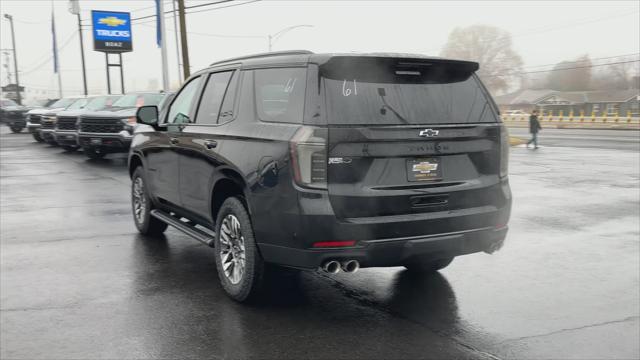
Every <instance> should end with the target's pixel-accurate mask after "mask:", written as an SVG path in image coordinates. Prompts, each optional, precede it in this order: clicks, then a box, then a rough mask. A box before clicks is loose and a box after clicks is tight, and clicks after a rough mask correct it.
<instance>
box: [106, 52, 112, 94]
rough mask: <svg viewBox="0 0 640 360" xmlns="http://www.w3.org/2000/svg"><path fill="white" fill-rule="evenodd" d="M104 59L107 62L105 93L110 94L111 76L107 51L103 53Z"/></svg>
mask: <svg viewBox="0 0 640 360" xmlns="http://www.w3.org/2000/svg"><path fill="white" fill-rule="evenodd" d="M104 59H105V61H106V64H107V94H109V95H111V78H110V76H109V53H107V52H106V53H104Z"/></svg>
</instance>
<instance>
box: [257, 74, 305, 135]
mask: <svg viewBox="0 0 640 360" xmlns="http://www.w3.org/2000/svg"><path fill="white" fill-rule="evenodd" d="M254 72H255V73H254V90H255V99H256V110H257V113H258V117H259V118H260V120H263V121H270V122H283V123H298V124H299V123H302V117H303V110H304V95H305V94H304V93H305V83H306V72H307V70H306V69H304V68H278V69H260V70H254Z"/></svg>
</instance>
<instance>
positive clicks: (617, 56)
mask: <svg viewBox="0 0 640 360" xmlns="http://www.w3.org/2000/svg"><path fill="white" fill-rule="evenodd" d="M638 55H640V53H633V54H624V55H614V56H605V57H600V58H592V59H591V58H589V59H585V60H575V61H562V62H561V63H565V64H578V63H584V62H586V61H595V60H605V59H614V58H624V57H627V56H638ZM558 64H560V63H554V64H545V65H531V66H524V67H523V68H524V69H532V68H541V67H545V66H556V65H558Z"/></svg>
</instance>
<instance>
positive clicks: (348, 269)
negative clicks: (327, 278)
mask: <svg viewBox="0 0 640 360" xmlns="http://www.w3.org/2000/svg"><path fill="white" fill-rule="evenodd" d="M358 269H360V263H359V262H358V260H345V261H342V262H340V261H337V260H329V261H327V262H325V263H324V264H323V265H322V270H324V271H325V272H327V273H329V274H337V273H339V272H340V271H344V272H345V273H354V272H356V271H358Z"/></svg>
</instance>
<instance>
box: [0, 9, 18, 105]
mask: <svg viewBox="0 0 640 360" xmlns="http://www.w3.org/2000/svg"><path fill="white" fill-rule="evenodd" d="M4 17H5V19H7V20H9V24H11V44H12V46H13V69H14V71H15V73H16V102H17V103H18V104H20V105H22V95H21V94H20V78H19V77H18V55H16V36H15V33H14V32H13V16H11V15H9V14H4Z"/></svg>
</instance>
